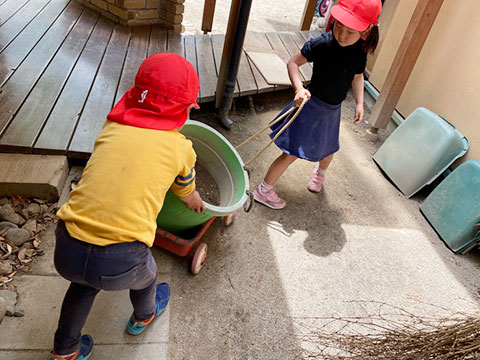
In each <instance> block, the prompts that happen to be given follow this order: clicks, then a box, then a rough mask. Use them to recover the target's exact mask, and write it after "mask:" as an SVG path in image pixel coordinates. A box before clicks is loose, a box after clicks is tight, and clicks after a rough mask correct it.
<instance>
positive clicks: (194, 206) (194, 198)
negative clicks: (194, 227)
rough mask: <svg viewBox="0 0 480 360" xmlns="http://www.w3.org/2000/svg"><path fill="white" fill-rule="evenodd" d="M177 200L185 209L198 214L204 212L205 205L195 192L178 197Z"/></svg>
mask: <svg viewBox="0 0 480 360" xmlns="http://www.w3.org/2000/svg"><path fill="white" fill-rule="evenodd" d="M178 198H179V199H180V200H182V201H183V203H184V204H185V206H186V207H187V208H189V209H190V210H193V211H195V212H196V213H200V212H202V211H204V210H205V204H204V203H203V200H202V198H201V197H200V194H199V193H198V191H197V190H194V191H192V192H191V193H190V194H189V195H187V196H183V197H182V196H178Z"/></svg>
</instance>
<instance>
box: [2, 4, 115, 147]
mask: <svg viewBox="0 0 480 360" xmlns="http://www.w3.org/2000/svg"><path fill="white" fill-rule="evenodd" d="M97 19H98V15H97V14H93V13H85V16H82V17H81V18H80V20H79V21H78V22H77V23H76V24H75V27H74V28H73V29H72V31H71V32H70V34H69V36H68V37H67V39H66V40H65V42H64V43H63V44H62V46H61V47H60V49H59V50H58V52H57V54H56V55H55V57H54V58H53V60H52V61H51V62H50V64H49V65H48V67H47V69H46V70H45V72H44V73H43V75H42V76H41V78H40V79H39V80H38V82H37V84H36V85H35V87H34V88H33V90H32V91H31V93H30V94H29V96H28V97H27V99H26V100H25V102H24V103H23V105H22V106H21V108H20V109H19V111H18V112H17V114H16V115H15V118H14V119H13V121H12V122H11V123H10V125H9V126H8V128H7V130H6V131H5V133H4V134H3V136H2V138H1V139H0V150H1V151H16V152H31V148H32V146H33V143H34V142H35V139H36V137H37V135H38V133H39V131H40V129H41V128H42V126H43V124H44V122H45V120H46V118H47V117H48V114H49V113H50V111H51V109H52V107H53V105H54V104H55V100H56V99H57V97H58V96H59V93H60V91H61V90H62V88H63V86H64V84H65V82H66V81H67V79H68V77H69V75H70V72H71V71H72V69H73V67H74V65H75V63H76V62H77V59H78V57H79V56H80V54H81V53H82V50H83V48H84V46H85V43H86V42H87V40H88V39H89V37H90V34H91V32H92V30H93V29H94V27H95V32H97V33H98V32H99V31H100V33H101V35H104V36H109V33H108V32H107V30H104V31H103V32H102V30H103V29H104V28H106V27H107V23H106V21H105V20H103V17H102V18H100V21H99V25H98V26H95V23H96V22H97ZM102 25H103V26H102ZM99 29H100V30H99ZM110 31H111V30H110ZM95 32H94V33H93V34H92V38H93V39H94V40H95V39H96V41H98V42H100V41H101V39H99V36H98V34H96V33H95ZM92 38H91V39H90V40H92ZM59 135H61V134H59Z"/></svg>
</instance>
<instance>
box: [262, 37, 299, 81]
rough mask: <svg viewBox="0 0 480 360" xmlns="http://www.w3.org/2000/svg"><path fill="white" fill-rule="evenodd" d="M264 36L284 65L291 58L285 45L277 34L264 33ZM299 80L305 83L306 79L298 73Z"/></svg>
mask: <svg viewBox="0 0 480 360" xmlns="http://www.w3.org/2000/svg"><path fill="white" fill-rule="evenodd" d="M265 35H266V36H267V39H268V41H269V42H270V45H271V46H272V48H273V50H274V51H275V53H276V54H277V55H278V56H280V58H281V59H282V60H283V61H284V62H285V64H286V63H287V62H288V60H290V58H291V56H290V53H289V52H288V51H287V49H286V48H285V45H284V44H283V42H282V40H280V37H279V36H278V33H274V32H270V33H266V34H265ZM300 78H301V80H302V82H305V80H306V79H305V76H304V75H303V73H302V72H300Z"/></svg>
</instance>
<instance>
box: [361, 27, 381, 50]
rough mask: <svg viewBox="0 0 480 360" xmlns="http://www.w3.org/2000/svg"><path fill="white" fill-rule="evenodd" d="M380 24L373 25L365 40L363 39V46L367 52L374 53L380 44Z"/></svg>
mask: <svg viewBox="0 0 480 360" xmlns="http://www.w3.org/2000/svg"><path fill="white" fill-rule="evenodd" d="M378 39H379V32H378V26H373V27H372V29H371V30H370V33H369V34H368V35H367V38H366V39H365V40H362V47H363V50H365V52H366V53H373V52H374V51H375V49H376V48H377V45H378Z"/></svg>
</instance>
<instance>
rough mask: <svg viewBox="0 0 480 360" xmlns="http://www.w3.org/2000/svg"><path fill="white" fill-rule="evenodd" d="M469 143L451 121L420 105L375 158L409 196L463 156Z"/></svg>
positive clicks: (388, 139)
mask: <svg viewBox="0 0 480 360" xmlns="http://www.w3.org/2000/svg"><path fill="white" fill-rule="evenodd" d="M468 147H469V143H468V140H467V138H466V137H465V136H463V135H462V134H461V133H460V132H459V131H458V130H457V129H456V128H455V127H454V126H453V125H452V124H450V123H449V122H448V121H446V120H445V119H443V118H442V117H441V116H439V115H437V114H435V113H434V112H432V111H430V110H428V109H426V108H423V107H420V108H417V109H415V110H414V111H413V112H412V113H411V114H410V115H409V116H408V117H407V118H406V119H405V120H404V121H403V122H402V123H401V124H400V125H399V126H398V128H397V129H395V131H394V132H393V133H392V134H391V135H390V136H389V137H388V138H387V140H385V142H384V143H383V144H382V146H380V148H379V149H378V151H377V152H376V153H375V155H374V156H373V160H374V161H375V162H376V163H377V164H378V166H379V167H380V168H381V169H382V170H383V171H384V172H385V174H386V175H387V176H388V177H389V178H390V180H392V182H393V183H394V184H395V185H396V186H397V187H398V188H399V189H400V191H401V192H402V193H403V194H404V195H405V196H406V197H410V196H412V195H413V194H415V193H416V192H418V191H419V190H420V189H422V188H423V187H424V186H425V185H427V184H430V183H431V182H432V181H433V180H435V179H436V178H437V177H438V176H439V175H440V174H441V173H443V172H444V171H445V170H446V169H447V168H448V167H449V166H450V165H451V164H452V163H453V162H454V161H455V160H456V159H458V158H459V157H461V156H463V155H464V154H465V153H466V152H467V150H468Z"/></svg>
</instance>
